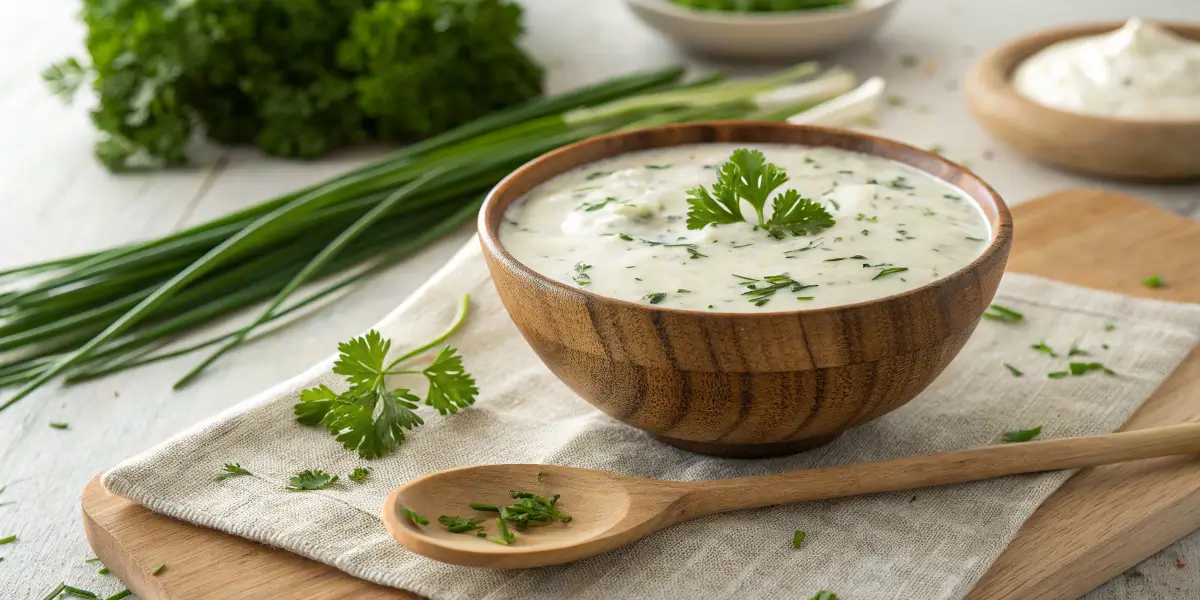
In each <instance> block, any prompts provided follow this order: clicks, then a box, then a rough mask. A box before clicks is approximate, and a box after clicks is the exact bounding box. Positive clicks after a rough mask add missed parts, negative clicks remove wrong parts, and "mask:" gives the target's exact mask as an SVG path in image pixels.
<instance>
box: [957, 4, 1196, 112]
mask: <svg viewBox="0 0 1200 600" xmlns="http://www.w3.org/2000/svg"><path fill="white" fill-rule="evenodd" d="M1127 22H1128V21H1093V22H1088V23H1077V24H1074V25H1066V26H1062V27H1054V28H1050V29H1042V30H1039V31H1035V32H1033V33H1029V34H1026V35H1023V36H1021V37H1018V38H1015V39H1012V40H1009V41H1008V42H1005V43H1004V44H1001V45H1000V46H998V47H996V48H994V49H992V50H991V51H989V52H988V53H987V54H985V55H984V56H983V58H981V59H980V60H979V62H978V63H977V64H976V65H975V67H974V68H973V69H972V74H971V76H970V77H968V82H974V83H975V85H977V86H978V88H979V90H978V91H979V92H981V93H987V94H992V95H994V96H996V98H997V99H998V100H1000V101H1001V102H1003V103H1005V104H1007V105H1009V106H1013V107H1014V108H1015V109H1016V110H1018V111H1024V112H1026V113H1035V114H1037V116H1038V118H1041V119H1054V120H1058V121H1060V122H1063V123H1065V124H1067V125H1068V126H1070V127H1072V128H1074V127H1083V128H1088V127H1097V126H1108V127H1111V126H1113V125H1119V126H1122V127H1128V128H1130V129H1131V130H1146V129H1155V130H1158V129H1161V128H1162V127H1164V126H1170V127H1180V126H1183V127H1192V126H1196V127H1200V118H1196V119H1132V118H1129V117H1106V116H1102V115H1093V114H1085V113H1077V112H1071V111H1068V110H1063V109H1061V108H1054V107H1052V106H1046V105H1045V104H1040V103H1038V102H1035V101H1034V100H1032V99H1030V98H1027V97H1026V96H1025V95H1024V94H1022V93H1020V92H1018V91H1017V88H1016V87H1015V86H1014V85H1013V74H1014V73H1015V72H1016V69H1017V67H1018V66H1020V65H1021V63H1023V62H1025V61H1026V60H1027V59H1028V58H1029V57H1031V56H1033V55H1034V54H1036V53H1038V52H1040V51H1042V50H1045V49H1046V48H1048V47H1049V46H1051V45H1053V44H1057V43H1059V42H1065V41H1067V40H1072V39H1076V38H1081V37H1085V36H1092V35H1100V34H1103V33H1109V32H1112V31H1116V30H1118V29H1120V28H1121V27H1123V26H1124V25H1125V23H1127ZM1148 22H1150V23H1153V24H1155V25H1160V26H1162V27H1165V28H1166V29H1168V30H1170V31H1172V32H1174V33H1177V34H1179V35H1182V36H1184V37H1187V38H1191V39H1193V40H1196V41H1198V42H1200V23H1190V22H1186V21H1167V20H1158V19H1151V20H1148Z"/></svg>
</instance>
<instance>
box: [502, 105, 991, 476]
mask: <svg viewBox="0 0 1200 600" xmlns="http://www.w3.org/2000/svg"><path fill="white" fill-rule="evenodd" d="M715 142H732V143H740V144H755V143H780V144H802V145H808V146H833V147H837V148H844V149H847V150H854V151H857V152H864V153H867V154H873V155H877V156H882V157H884V158H889V159H892V160H896V161H899V162H902V163H906V164H908V165H911V166H914V167H916V168H918V169H920V170H922V171H925V172H927V173H930V174H931V175H933V176H935V177H938V178H939V179H943V180H945V181H948V182H950V183H953V184H955V185H957V186H959V187H960V188H962V189H963V190H964V191H965V192H966V193H967V194H968V195H970V197H971V198H972V199H973V200H974V201H975V202H977V203H978V204H979V205H980V206H981V207H982V208H983V212H984V213H985V214H986V215H987V218H988V220H989V221H990V223H991V226H992V228H993V231H995V238H994V239H993V240H992V243H991V244H990V245H989V246H988V247H987V249H986V250H985V251H984V253H983V255H982V256H980V257H979V258H978V259H976V260H975V261H974V262H972V263H971V264H969V265H967V266H964V267H963V268H961V269H959V270H958V271H956V272H955V273H954V274H952V275H950V276H948V277H945V278H943V279H939V280H937V281H935V282H933V283H930V284H927V285H925V286H922V287H920V288H917V289H914V290H910V291H908V292H905V293H902V294H897V295H894V296H888V297H885V298H880V299H877V300H872V301H869V302H862V303H858V304H850V305H846V306H838V307H832V308H823V309H815V310H802V311H789V312H769V313H713V312H705V311H694V310H680V309H671V308H659V307H656V306H652V305H644V304H635V303H632V302H626V301H623V300H616V299H613V298H607V297H603V296H599V295H596V294H593V293H591V292H587V291H585V290H583V289H579V288H576V287H571V286H567V285H564V284H562V283H559V282H557V281H555V280H553V279H550V278H549V277H545V276H543V275H540V274H538V273H535V272H534V271H533V270H531V269H530V268H528V267H526V266H525V265H523V264H521V263H520V262H517V260H516V259H514V258H513V257H512V255H510V254H509V253H508V252H507V251H506V250H505V249H504V246H503V244H502V243H501V242H500V237H499V227H500V222H501V218H502V217H503V215H504V211H505V210H506V209H507V208H508V206H509V205H510V204H512V203H513V202H515V201H517V200H518V199H520V198H521V197H523V196H525V194H526V193H528V192H529V191H530V190H531V189H533V188H534V187H535V186H537V185H538V184H540V183H542V182H545V181H547V180H548V179H550V178H552V177H554V176H555V175H558V174H560V173H563V172H565V171H567V170H570V169H572V168H575V167H578V166H580V165H584V164H587V163H590V162H593V161H596V160H599V159H602V158H607V157H610V156H615V155H618V154H623V153H627V152H635V151H639V150H647V149H651V148H662V147H667V146H677V145H683V144H705V143H715ZM479 237H480V241H481V243H482V246H483V255H484V257H485V259H486V260H487V264H488V269H489V270H490V271H491V274H492V279H493V280H494V281H495V284H496V289H497V290H498V291H499V293H500V298H501V300H503V302H504V306H505V308H506V309H507V310H508V313H509V315H510V316H511V317H512V319H513V322H514V323H516V325H517V328H518V329H520V331H521V333H522V335H524V336H525V339H526V341H528V342H529V344H530V346H532V347H533V349H534V351H536V352H537V354H538V356H539V357H541V359H542V361H543V362H545V363H546V366H548V367H549V368H550V370H551V371H553V372H554V374H555V375H556V376H558V378H559V379H561V380H562V381H563V382H564V383H566V384H567V385H568V386H570V388H571V389H572V390H574V391H575V392H576V393H577V394H579V395H580V396H582V397H583V398H584V399H585V400H587V401H588V402H590V403H592V404H593V405H594V406H596V407H597V408H599V409H600V410H602V411H604V412H605V413H607V414H609V415H610V416H612V417H614V418H617V419H620V420H621V421H624V422H625V423H628V424H629V425H632V426H634V427H637V428H639V429H642V430H645V431H647V432H650V433H652V434H654V435H655V436H658V437H659V439H661V440H663V441H665V442H667V443H669V444H672V445H675V446H678V447H680V448H684V449H686V450H691V451H695V452H702V453H705V454H715V455H721V456H738V457H753V456H770V455H779V454H789V453H793V452H798V451H801V450H805V449H808V448H812V447H814V446H818V445H821V444H824V443H827V442H829V441H831V440H832V439H833V438H834V437H835V436H837V434H839V433H841V432H842V431H844V430H846V429H847V428H850V427H854V426H855V425H860V424H862V423H866V422H867V421H870V420H872V419H875V418H878V417H879V416H881V415H883V414H885V413H887V412H889V411H891V410H893V409H895V408H897V407H899V406H901V405H903V404H904V403H906V402H908V401H909V400H912V399H913V398H914V397H916V395H917V394H918V393H920V392H921V391H922V390H924V389H925V387H926V386H927V385H929V383H930V382H932V381H933V379H934V378H935V377H937V375H938V374H939V373H941V371H942V369H943V368H945V366H946V365H947V364H949V362H950V360H951V359H953V358H954V356H955V355H956V354H957V353H958V351H959V349H961V348H962V346H963V344H964V343H965V342H966V341H967V338H968V337H970V335H971V332H972V331H973V330H974V329H975V325H976V324H978V322H979V318H980V315H982V314H983V311H984V309H985V308H987V306H988V305H989V303H990V302H991V300H992V296H993V295H994V294H995V292H996V287H997V286H998V285H999V283H1000V276H1001V274H1002V273H1003V272H1004V265H1005V262H1006V261H1007V259H1008V252H1009V248H1010V246H1011V245H1012V217H1011V215H1009V212H1008V207H1006V206H1005V205H1004V202H1003V201H1002V200H1001V199H1000V196H999V195H997V194H996V192H995V191H994V190H992V188H990V187H988V185H987V184H986V183H984V182H983V181H981V180H980V179H979V178H977V177H976V176H975V175H973V174H971V173H970V172H968V171H966V170H964V169H963V168H962V167H960V166H958V165H955V164H953V163H951V162H948V161H946V160H944V159H942V158H941V157H939V156H936V155H934V154H931V153H929V152H925V151H924V150H920V149H917V148H913V147H912V146H906V145H904V144H901V143H898V142H894V141H891V140H885V139H881V138H877V137H873V136H870V135H865V134H861V133H855V132H851V131H842V130H836V129H825V128H820V127H804V126H796V125H787V124H778V123H755V122H721V123H696V124H687V125H672V126H667V127H659V128H653V129H641V130H635V131H627V132H621V133H615V134H611V135H606V136H601V137H597V138H592V139H589V140H585V141H583V142H579V143H576V144H573V145H571V146H567V147H565V148H562V149H559V150H556V151H554V152H551V153H549V154H546V155H544V156H542V157H540V158H538V159H536V160H534V161H532V162H530V163H528V164H526V165H525V166H523V167H521V168H520V169H518V170H517V171H515V172H514V173H512V174H511V175H509V176H508V177H507V178H505V179H504V181H502V182H500V184H499V185H497V186H496V188H495V189H493V190H492V192H491V194H489V195H488V198H487V200H486V201H485V202H484V204H483V208H482V210H481V211H480V216H479Z"/></svg>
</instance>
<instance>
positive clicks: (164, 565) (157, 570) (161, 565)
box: [150, 563, 167, 575]
mask: <svg viewBox="0 0 1200 600" xmlns="http://www.w3.org/2000/svg"><path fill="white" fill-rule="evenodd" d="M165 568H167V563H158V566H157V567H154V570H153V571H150V574H151V575H158V574H159V573H162V570H163V569H165Z"/></svg>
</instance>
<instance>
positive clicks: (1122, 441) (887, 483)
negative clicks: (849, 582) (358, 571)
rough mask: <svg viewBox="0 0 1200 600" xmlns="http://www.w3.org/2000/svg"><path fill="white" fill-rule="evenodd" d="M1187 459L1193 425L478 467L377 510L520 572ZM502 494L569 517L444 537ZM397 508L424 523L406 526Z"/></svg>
mask: <svg viewBox="0 0 1200 600" xmlns="http://www.w3.org/2000/svg"><path fill="white" fill-rule="evenodd" d="M1193 453H1200V423H1188V424H1182V425H1171V426H1168V427H1159V428H1154V429H1142V430H1138V431H1129V432H1124V433H1112V434H1107V435H1097V436H1089V437H1079V438H1064V439H1058V440H1048V441H1042V442H1025V443H1016V444H1005V445H999V446H988V447H984V448H974V449H971V450H958V451H954V452H943V453H941V454H932V455H928V456H915V457H910V458H898V459H893V460H885V461H880V462H872V463H863V464H858V465H847V466H841V467H831V468H826V469H814V470H808V471H796V472H792V473H779V474H775V475H759V476H755V477H739V478H736V479H720V480H710V481H690V482H682V481H660V480H655V479H642V478H638V477H627V476H625V475H617V474H614V473H606V472H603V471H593V470H590V469H577V468H573V467H560V466H554V465H483V466H478V467H462V468H457V469H448V470H445V471H439V472H437V473H431V474H429V475H425V476H424V477H419V478H417V479H414V480H412V481H409V482H408V483H405V484H404V485H402V486H400V487H398V488H396V489H395V490H393V491H392V493H391V494H390V495H388V498H387V500H386V501H385V502H384V505H383V523H384V525H385V526H386V527H387V529H388V532H389V533H391V534H392V537H394V538H396V540H397V541H398V542H400V544H401V545H403V546H404V547H405V548H408V549H409V550H411V551H413V552H416V553H417V554H422V555H424V556H427V557H429V558H432V559H434V560H438V561H442V562H446V563H451V564H456V565H465V566H470V567H489V568H497V569H519V568H528V567H541V566H545V565H554V564H560V563H566V562H571V561H574V560H579V559H581V558H587V557H589V556H593V555H596V554H599V553H601V552H605V551H608V550H612V549H614V548H618V547H620V546H624V545H625V544H628V543H630V542H632V541H634V540H638V539H641V538H643V537H645V536H647V535H649V534H651V533H653V532H655V531H658V530H659V529H662V528H664V527H669V526H671V525H674V524H676V523H681V522H683V521H687V520H690V519H695V518H697V517H702V516H705V515H711V514H713V513H719V512H725V511H731V510H741V509H745V508H758V507H763V506H774V505H777V504H789V503H792V502H804V501H809V500H825V499H829V498H845V497H848V496H857V495H860V494H874V493H879V492H894V491H899V490H908V489H913V488H921V487H928V486H935V485H947V484H952V483H964V482H968V481H978V480H981V479H989V478H992V477H1001V476H1004V475H1016V474H1020V473H1036V472H1039V471H1053V470H1057V469H1080V468H1085V467H1094V466H1097V465H1106V464H1111V463H1116V462H1123V461H1128V460H1139V459H1145V458H1155V457H1161V456H1171V455H1176V454H1193ZM510 490H521V491H529V492H534V493H536V494H541V495H543V496H552V495H553V494H561V495H562V499H561V501H560V502H559V503H558V505H557V506H558V507H559V508H560V509H562V511H563V512H566V513H569V514H570V515H571V516H572V517H573V519H572V520H571V521H570V522H569V523H565V524H564V523H555V524H552V525H548V526H544V527H538V528H530V529H528V530H526V531H524V532H517V539H516V542H514V543H513V544H512V545H511V546H504V545H500V544H495V543H492V542H490V541H487V540H485V539H482V538H479V537H476V536H475V535H472V534H456V533H450V532H449V531H448V530H447V529H446V527H444V526H442V525H440V524H439V523H438V522H437V518H438V517H439V516H441V515H451V516H461V517H464V518H467V517H486V518H487V520H486V521H484V522H483V524H484V525H487V526H488V534H489V535H491V536H495V535H496V529H497V528H496V526H495V524H494V517H495V516H496V513H486V512H477V511H474V510H471V509H470V508H468V506H467V505H468V504H469V503H471V502H484V503H491V504H497V505H505V504H511V503H513V502H515V500H512V499H511V498H510V496H509V491H510ZM401 507H404V508H407V509H409V510H411V511H413V512H415V513H417V514H419V515H424V516H426V517H427V518H428V519H429V520H430V524H429V525H428V526H419V525H417V524H415V523H413V521H412V520H410V519H409V518H407V517H406V516H404V515H403V514H402V513H401V511H400V508H401Z"/></svg>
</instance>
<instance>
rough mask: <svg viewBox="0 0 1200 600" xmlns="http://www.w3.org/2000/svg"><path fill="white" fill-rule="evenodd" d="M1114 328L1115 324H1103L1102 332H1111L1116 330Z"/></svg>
mask: <svg viewBox="0 0 1200 600" xmlns="http://www.w3.org/2000/svg"><path fill="white" fill-rule="evenodd" d="M1116 328H1117V325H1116V323H1105V324H1104V330H1105V331H1112V330H1114V329H1116Z"/></svg>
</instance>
